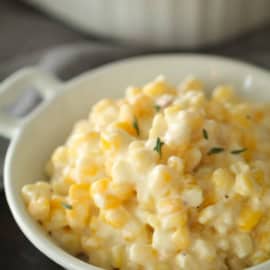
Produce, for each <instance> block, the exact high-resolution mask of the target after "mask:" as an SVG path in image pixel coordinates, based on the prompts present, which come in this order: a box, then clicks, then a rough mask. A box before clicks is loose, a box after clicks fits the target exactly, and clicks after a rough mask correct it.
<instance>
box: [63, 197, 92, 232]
mask: <svg viewBox="0 0 270 270" xmlns="http://www.w3.org/2000/svg"><path fill="white" fill-rule="evenodd" d="M89 210H90V208H89V205H87V204H85V202H81V203H80V204H72V209H66V210H65V211H66V217H67V222H68V224H69V226H70V227H71V228H72V229H74V230H79V231H81V230H83V229H85V228H86V226H87V222H88V219H89V216H90V211H89Z"/></svg>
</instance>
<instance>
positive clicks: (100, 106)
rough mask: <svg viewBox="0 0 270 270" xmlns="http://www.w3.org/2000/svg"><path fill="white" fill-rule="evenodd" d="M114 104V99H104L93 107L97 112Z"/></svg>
mask: <svg viewBox="0 0 270 270" xmlns="http://www.w3.org/2000/svg"><path fill="white" fill-rule="evenodd" d="M112 104H113V100H110V99H102V100H100V101H99V102H98V103H97V104H96V105H95V106H94V107H93V112H95V113H99V112H102V111H103V110H104V109H106V108H107V107H109V106H111V105H112Z"/></svg>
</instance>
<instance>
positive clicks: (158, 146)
mask: <svg viewBox="0 0 270 270" xmlns="http://www.w3.org/2000/svg"><path fill="white" fill-rule="evenodd" d="M163 145H164V142H162V141H161V140H160V138H159V137H158V138H157V141H156V145H155V147H154V151H157V152H158V153H159V156H161V154H162V146H163Z"/></svg>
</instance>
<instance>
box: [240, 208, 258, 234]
mask: <svg viewBox="0 0 270 270" xmlns="http://www.w3.org/2000/svg"><path fill="white" fill-rule="evenodd" d="M262 214H263V213H262V211H260V210H254V209H252V208H250V207H245V208H244V209H242V211H241V213H240V216H239V219H238V227H239V229H240V230H241V231H243V232H250V231H252V230H253V229H254V228H255V227H256V225H257V224H258V223H259V222H260V219H261V217H262Z"/></svg>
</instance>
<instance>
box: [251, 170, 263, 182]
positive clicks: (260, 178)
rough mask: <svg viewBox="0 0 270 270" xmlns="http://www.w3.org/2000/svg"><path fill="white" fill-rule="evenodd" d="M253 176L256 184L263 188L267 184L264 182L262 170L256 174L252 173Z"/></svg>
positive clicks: (256, 171) (255, 172)
mask: <svg viewBox="0 0 270 270" xmlns="http://www.w3.org/2000/svg"><path fill="white" fill-rule="evenodd" d="M252 175H253V177H254V179H255V180H256V182H257V183H258V184H259V185H260V186H263V185H264V184H265V181H264V171H263V170H261V169H256V170H255V171H254V172H252Z"/></svg>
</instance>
